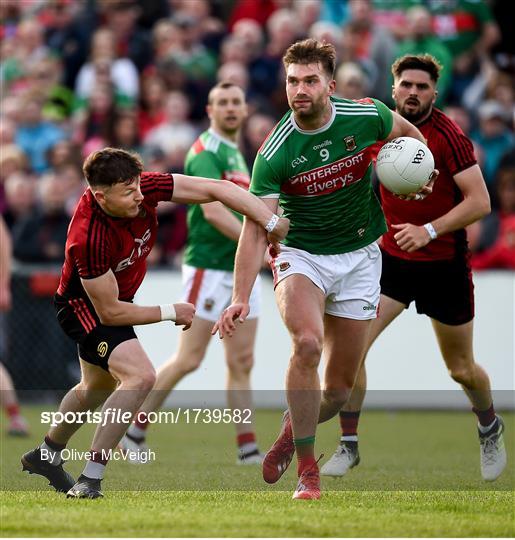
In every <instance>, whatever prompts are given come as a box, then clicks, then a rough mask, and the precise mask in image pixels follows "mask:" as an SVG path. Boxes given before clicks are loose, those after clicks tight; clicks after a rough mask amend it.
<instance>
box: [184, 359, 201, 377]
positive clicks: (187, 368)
mask: <svg viewBox="0 0 515 540" xmlns="http://www.w3.org/2000/svg"><path fill="white" fill-rule="evenodd" d="M201 363H202V356H192V357H190V358H188V359H186V360H183V361H182V362H180V363H178V367H179V370H180V372H181V375H182V376H185V375H188V374H189V373H193V372H194V371H197V369H198V368H199V367H200V364H201Z"/></svg>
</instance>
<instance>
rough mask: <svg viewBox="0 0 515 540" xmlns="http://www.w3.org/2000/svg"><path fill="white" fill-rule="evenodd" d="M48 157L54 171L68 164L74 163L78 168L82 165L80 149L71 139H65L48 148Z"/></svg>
mask: <svg viewBox="0 0 515 540" xmlns="http://www.w3.org/2000/svg"><path fill="white" fill-rule="evenodd" d="M47 157H48V163H49V164H50V168H51V169H52V170H54V171H55V170H57V169H59V168H60V167H62V166H64V165H68V164H72V165H74V166H75V167H76V168H78V169H80V168H81V167H82V160H81V157H80V149H79V147H78V146H77V145H76V144H74V143H73V142H72V141H70V140H69V139H63V140H61V141H58V142H57V143H56V144H54V146H52V148H50V149H49V150H48V156H47Z"/></svg>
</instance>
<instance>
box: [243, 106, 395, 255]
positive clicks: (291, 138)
mask: <svg viewBox="0 0 515 540" xmlns="http://www.w3.org/2000/svg"><path fill="white" fill-rule="evenodd" d="M331 107H332V114H331V118H330V120H329V121H328V123H327V124H326V125H325V126H322V127H321V128H319V129H317V130H313V131H304V130H302V129H301V128H300V127H299V126H298V125H297V123H296V122H295V118H294V115H293V113H292V111H291V110H290V111H288V113H286V114H285V115H284V116H283V118H282V119H281V121H280V122H279V123H278V124H277V125H276V126H275V128H274V129H273V130H272V132H271V133H270V134H269V135H268V137H267V139H266V140H265V142H264V143H263V146H262V147H261V148H260V150H259V152H258V155H257V157H256V161H255V163H254V169H253V172H252V182H251V187H250V190H251V192H252V193H254V195H257V196H258V197H263V198H277V197H278V198H279V205H280V206H281V207H282V209H283V211H284V216H285V217H287V218H289V219H290V231H289V233H288V236H287V237H286V239H285V240H284V243H285V245H288V246H292V247H296V248H300V249H304V250H306V251H309V252H310V253H313V254H316V255H331V254H336V253H346V252H349V251H354V250H356V249H360V248H362V247H364V246H367V245H368V244H370V243H372V242H373V241H374V240H376V239H377V238H378V237H379V236H381V235H382V234H383V233H384V232H385V230H386V225H385V221H384V216H383V212H382V210H381V206H380V204H379V201H378V200H377V198H376V196H375V194H374V191H373V189H372V183H371V171H372V151H371V146H372V145H374V144H375V143H376V142H377V141H378V140H383V139H386V138H387V137H388V135H389V134H390V132H391V130H392V126H393V116H392V112H391V111H390V109H388V107H386V105H384V104H383V103H382V102H380V101H378V100H376V99H369V98H366V99H362V100H358V101H352V100H347V99H339V98H333V97H331Z"/></svg>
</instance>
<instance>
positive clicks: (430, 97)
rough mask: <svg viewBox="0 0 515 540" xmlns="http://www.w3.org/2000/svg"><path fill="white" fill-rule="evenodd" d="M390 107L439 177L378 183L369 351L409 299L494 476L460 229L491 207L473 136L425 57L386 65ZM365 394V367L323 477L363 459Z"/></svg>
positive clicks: (493, 436)
mask: <svg viewBox="0 0 515 540" xmlns="http://www.w3.org/2000/svg"><path fill="white" fill-rule="evenodd" d="M392 73H393V76H394V85H393V94H392V95H393V99H394V101H395V106H396V111H397V112H398V113H399V114H400V115H402V116H403V117H404V118H406V119H408V120H410V121H411V122H413V124H415V125H416V126H417V127H419V128H420V130H421V132H422V133H423V135H424V136H425V137H426V138H427V140H428V145H429V148H430V149H431V151H432V153H433V156H434V158H435V167H436V168H437V169H438V170H439V172H440V174H439V176H438V178H437V180H436V182H435V184H434V188H433V192H432V193H431V195H429V196H428V197H426V198H425V199H424V200H423V201H416V202H413V201H409V200H400V199H399V198H398V197H394V196H392V194H391V193H389V192H388V191H387V190H385V189H384V188H383V187H381V197H382V203H383V210H384V213H385V216H386V220H387V224H388V232H387V233H386V234H385V235H384V236H383V239H382V246H381V247H382V259H383V271H382V275H381V314H380V316H379V317H378V318H377V319H375V321H374V322H373V323H372V328H371V332H370V335H369V338H368V347H367V350H368V348H370V346H371V345H372V343H373V342H374V341H375V339H376V338H377V337H378V336H379V335H380V334H381V332H382V331H383V330H384V329H385V328H386V327H387V326H388V325H389V324H390V323H391V322H392V321H393V320H394V319H395V318H396V317H397V316H399V315H400V314H401V313H402V312H403V311H404V309H406V308H408V307H409V305H410V304H411V302H413V301H414V302H415V305H416V308H417V311H418V313H423V314H425V315H427V316H428V317H430V318H431V322H432V324H433V328H434V331H435V334H436V338H437V340H438V344H439V346H440V350H441V353H442V356H443V359H444V361H445V364H446V366H447V369H448V371H449V374H450V375H451V377H452V378H453V379H454V380H455V381H456V382H457V383H459V384H460V385H461V386H462V388H463V390H464V391H465V393H466V394H467V396H468V398H469V399H470V401H471V403H472V406H473V411H474V412H475V414H476V415H477V418H478V422H479V423H478V430H479V441H480V457H481V461H480V463H481V474H482V476H483V478H484V479H485V480H490V481H491V480H495V479H496V478H497V477H498V476H499V475H500V474H501V472H502V471H503V469H504V467H505V466H506V451H505V449H504V441H503V435H502V433H503V430H504V425H503V422H502V419H501V418H500V417H498V416H496V414H495V410H494V406H493V402H492V394H491V391H490V381H489V378H488V375H487V374H486V372H485V371H484V370H483V368H482V367H481V366H479V365H478V364H476V363H475V361H474V354H473V349H472V327H473V319H474V296H473V284H472V275H471V271H470V266H469V252H468V247H467V238H466V233H465V227H466V226H467V225H469V224H470V223H473V222H474V221H477V220H478V219H480V218H482V217H483V216H485V215H486V214H488V213H489V211H490V200H489V197H488V192H487V189H486V186H485V182H484V180H483V175H482V174H481V170H480V168H479V166H478V165H477V162H476V157H475V155H474V149H473V147H472V143H471V142H470V140H469V139H468V138H467V137H466V136H465V135H464V133H463V132H462V130H461V129H460V128H459V127H458V126H457V124H456V123H455V122H453V121H452V120H451V119H450V118H449V117H447V116H446V115H445V114H443V113H442V112H441V111H440V110H438V109H436V108H435V107H434V103H435V100H436V96H437V90H436V85H437V82H438V77H439V74H440V65H439V64H438V62H437V61H436V60H435V59H434V58H433V57H432V56H430V55H427V54H424V55H417V56H410V55H406V56H403V57H401V58H399V59H398V60H397V61H396V62H395V63H394V64H393V66H392ZM365 392H366V374H365V367H364V365H363V367H362V369H361V370H360V372H359V375H358V378H357V380H356V384H355V386H354V389H353V392H352V395H351V398H350V400H349V401H348V402H347V404H346V405H345V407H344V410H343V411H342V412H341V413H340V423H341V427H342V438H341V442H340V445H339V447H338V448H337V450H336V452H335V454H334V455H333V457H332V458H331V459H330V460H329V461H328V462H327V463H326V464H325V465H324V466H323V467H322V474H325V475H329V476H342V475H344V474H345V473H346V472H347V471H348V470H349V469H350V468H352V467H355V466H356V465H357V464H358V463H359V453H358V437H357V427H358V420H359V414H360V410H361V406H362V404H363V400H364V398H365Z"/></svg>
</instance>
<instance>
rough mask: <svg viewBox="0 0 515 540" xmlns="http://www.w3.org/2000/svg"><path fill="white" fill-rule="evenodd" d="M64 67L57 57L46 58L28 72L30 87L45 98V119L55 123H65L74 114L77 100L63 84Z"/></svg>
mask: <svg viewBox="0 0 515 540" xmlns="http://www.w3.org/2000/svg"><path fill="white" fill-rule="evenodd" d="M63 78H64V74H63V67H62V64H61V62H60V61H59V59H58V58H57V57H55V56H46V57H44V58H42V59H41V60H40V61H39V62H37V64H34V65H32V67H31V68H30V70H29V72H28V80H27V82H28V86H29V89H31V90H36V91H40V92H41V93H43V94H44V96H45V102H44V104H43V117H44V118H45V119H46V120H51V121H53V122H63V121H65V120H67V119H68V118H69V117H70V116H71V113H72V108H73V103H74V100H75V97H74V94H73V92H72V91H71V90H70V89H69V88H67V87H66V86H64V85H63V84H61V81H62V80H63Z"/></svg>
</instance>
